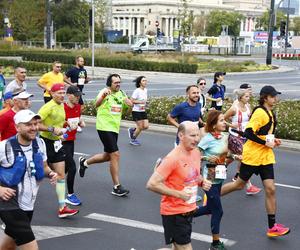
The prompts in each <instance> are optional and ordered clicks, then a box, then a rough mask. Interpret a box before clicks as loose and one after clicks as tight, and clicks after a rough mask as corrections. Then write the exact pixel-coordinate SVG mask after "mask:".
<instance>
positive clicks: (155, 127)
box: [81, 115, 300, 151]
mask: <svg viewBox="0 0 300 250" xmlns="http://www.w3.org/2000/svg"><path fill="white" fill-rule="evenodd" d="M81 117H82V118H83V119H84V121H85V122H86V123H88V124H96V118H95V117H92V116H85V115H83V116H81ZM134 126H135V122H133V121H126V120H122V121H121V127H122V128H130V127H134ZM147 131H149V132H154V133H165V134H169V135H174V136H175V135H176V133H177V128H175V127H174V126H170V125H162V124H155V123H149V128H148V129H147ZM281 141H282V144H281V146H280V147H279V148H280V149H285V150H292V151H300V141H293V140H285V139H282V140H281Z"/></svg>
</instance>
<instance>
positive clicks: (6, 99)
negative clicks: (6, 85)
mask: <svg viewBox="0 0 300 250" xmlns="http://www.w3.org/2000/svg"><path fill="white" fill-rule="evenodd" d="M13 105H14V102H13V94H12V92H7V93H5V94H4V95H3V108H2V109H1V110H0V116H1V115H3V114H4V113H6V112H7V111H8V110H10V109H11V108H12V107H13Z"/></svg>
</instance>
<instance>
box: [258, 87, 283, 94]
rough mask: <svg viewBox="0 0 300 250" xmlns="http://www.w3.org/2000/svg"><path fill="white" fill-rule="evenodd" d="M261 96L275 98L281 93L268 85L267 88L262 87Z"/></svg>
mask: <svg viewBox="0 0 300 250" xmlns="http://www.w3.org/2000/svg"><path fill="white" fill-rule="evenodd" d="M259 94H260V95H270V96H275V95H280V94H281V92H279V91H277V90H276V89H275V88H274V87H273V86H270V85H266V86H263V87H262V89H261V90H260V93H259Z"/></svg>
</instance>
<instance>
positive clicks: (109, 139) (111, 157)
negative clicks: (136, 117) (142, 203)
mask: <svg viewBox="0 0 300 250" xmlns="http://www.w3.org/2000/svg"><path fill="white" fill-rule="evenodd" d="M120 85H121V77H120V76H119V75H118V74H112V75H110V76H108V78H107V81H106V86H107V88H104V89H102V90H101V91H100V93H99V94H98V96H97V98H96V107H97V122H96V128H97V131H98V135H99V137H100V140H101V141H102V143H103V145H104V153H100V154H96V155H94V156H92V157H91V158H89V159H85V158H83V157H79V165H80V169H79V174H80V177H83V176H84V174H85V170H86V169H87V168H88V167H89V165H91V164H94V163H102V162H106V161H109V162H110V173H111V177H112V181H113V184H114V186H113V189H112V192H111V193H112V194H113V195H116V196H124V195H127V194H128V193H129V190H127V189H125V188H124V187H123V186H122V185H121V184H120V181H119V161H120V153H119V148H118V145H117V142H118V135H119V130H120V123H121V118H122V111H123V110H124V108H125V107H127V106H132V105H133V104H132V102H131V101H130V99H129V98H128V97H127V96H126V94H125V93H124V92H122V90H120Z"/></svg>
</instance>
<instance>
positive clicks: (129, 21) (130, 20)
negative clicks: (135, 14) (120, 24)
mask: <svg viewBox="0 0 300 250" xmlns="http://www.w3.org/2000/svg"><path fill="white" fill-rule="evenodd" d="M131 22H132V17H129V19H128V36H131V35H132V23H131Z"/></svg>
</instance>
